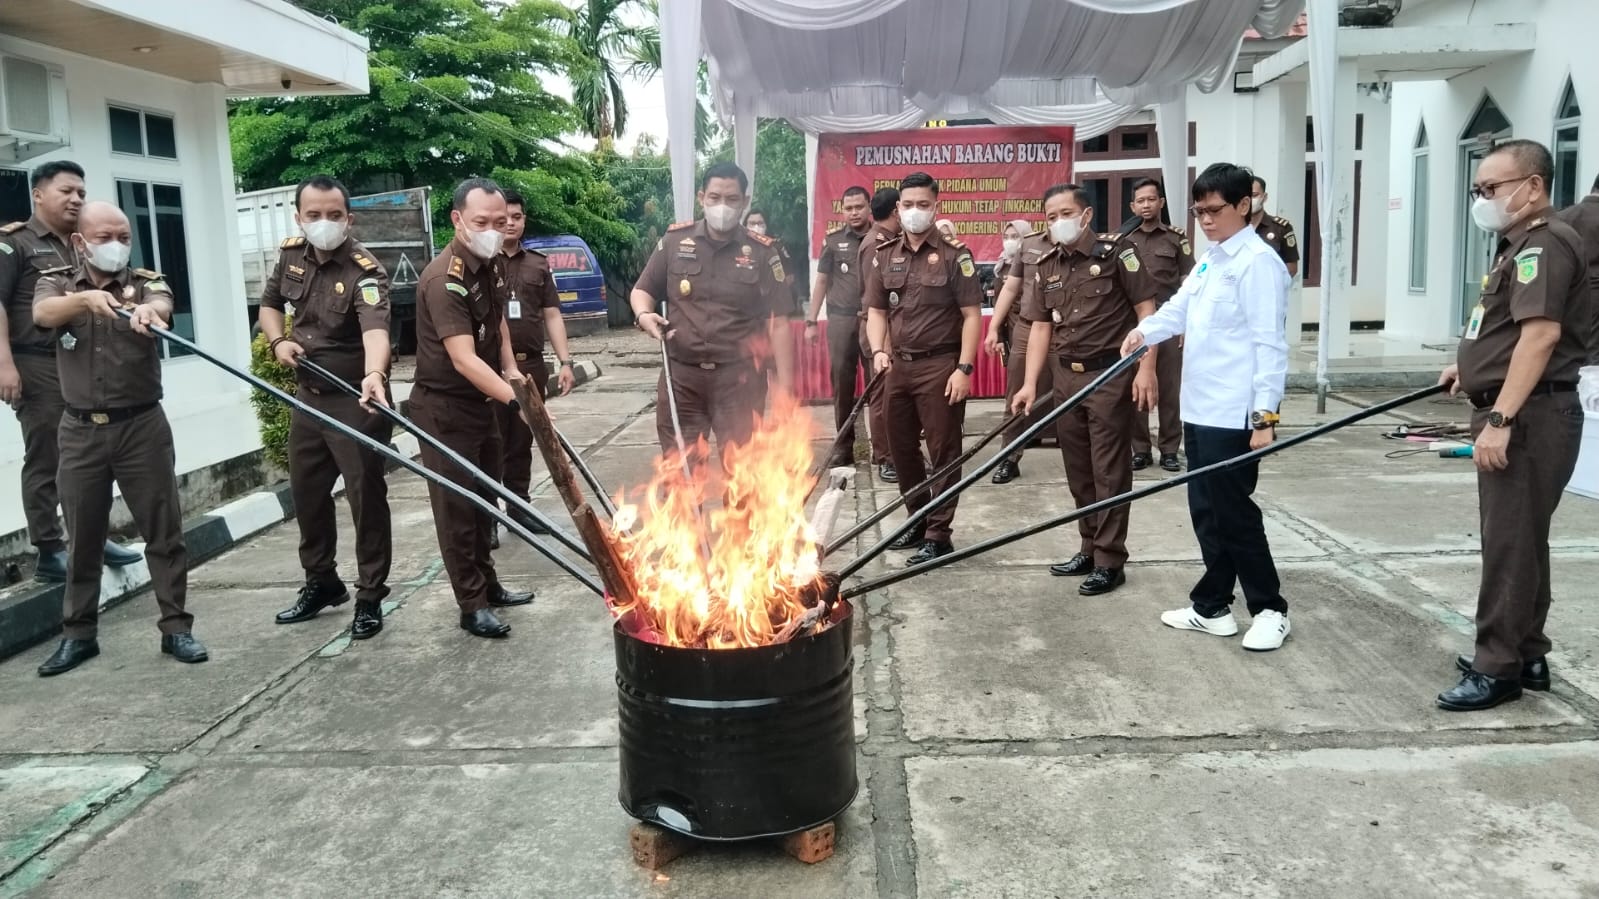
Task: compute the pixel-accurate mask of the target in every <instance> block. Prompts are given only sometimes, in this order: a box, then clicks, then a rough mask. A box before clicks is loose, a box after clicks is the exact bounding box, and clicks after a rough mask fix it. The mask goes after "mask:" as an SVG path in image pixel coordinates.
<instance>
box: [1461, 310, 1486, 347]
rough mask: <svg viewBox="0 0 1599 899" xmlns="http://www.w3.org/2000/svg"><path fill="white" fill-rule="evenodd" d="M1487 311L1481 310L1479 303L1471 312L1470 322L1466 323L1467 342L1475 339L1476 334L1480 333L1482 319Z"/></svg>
mask: <svg viewBox="0 0 1599 899" xmlns="http://www.w3.org/2000/svg"><path fill="white" fill-rule="evenodd" d="M1487 311H1488V310H1486V309H1484V308H1482V304H1481V303H1478V304H1477V308H1475V309H1473V310H1471V321H1469V322H1467V323H1466V339H1467V340H1476V339H1477V334H1478V333H1480V332H1481V331H1482V317H1483V315H1484V314H1486V313H1487Z"/></svg>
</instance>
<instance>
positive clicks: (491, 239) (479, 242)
mask: <svg viewBox="0 0 1599 899" xmlns="http://www.w3.org/2000/svg"><path fill="white" fill-rule="evenodd" d="M504 243H505V235H504V234H501V233H500V232H498V231H495V230H494V229H492V228H491V229H489V230H487V231H473V230H471V229H470V228H468V229H467V231H466V245H467V246H468V247H470V248H471V250H472V254H473V255H475V256H477V257H478V258H479V259H493V258H494V254H495V253H498V252H499V251H500V246H501V245H502V244H504Z"/></svg>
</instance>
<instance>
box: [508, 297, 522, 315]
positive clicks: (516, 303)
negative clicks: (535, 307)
mask: <svg viewBox="0 0 1599 899" xmlns="http://www.w3.org/2000/svg"><path fill="white" fill-rule="evenodd" d="M505 317H506V318H510V319H519V318H521V317H522V301H521V300H511V301H510V302H508V303H506V304H505Z"/></svg>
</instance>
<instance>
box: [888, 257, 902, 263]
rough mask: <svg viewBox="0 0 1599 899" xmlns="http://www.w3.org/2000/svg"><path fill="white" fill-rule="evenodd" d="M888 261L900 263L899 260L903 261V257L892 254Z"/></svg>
mask: <svg viewBox="0 0 1599 899" xmlns="http://www.w3.org/2000/svg"><path fill="white" fill-rule="evenodd" d="M888 261H889V262H894V263H900V262H904V261H905V257H904V256H893V257H890V258H889V260H888Z"/></svg>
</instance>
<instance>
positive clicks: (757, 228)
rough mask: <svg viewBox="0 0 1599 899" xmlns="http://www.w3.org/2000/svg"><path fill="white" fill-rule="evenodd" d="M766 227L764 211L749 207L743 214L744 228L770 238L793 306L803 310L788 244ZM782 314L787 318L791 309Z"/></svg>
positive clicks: (791, 312)
mask: <svg viewBox="0 0 1599 899" xmlns="http://www.w3.org/2000/svg"><path fill="white" fill-rule="evenodd" d="M768 228H770V224H769V223H768V222H767V221H766V213H765V212H762V211H761V210H759V209H751V210H750V211H749V214H748V215H746V216H744V230H746V231H748V232H749V233H751V234H754V235H756V236H758V237H769V238H771V241H772V249H774V250H776V251H777V255H778V257H779V258H781V259H782V260H783V273H784V274H785V275H787V276H788V289H789V292H790V293H792V294H793V295H794V307H795V308H796V309H799V310H801V311H803V310H804V308H805V291H804V289H803V287H802V286H801V285H800V282H799V279H798V278H797V277H796V272H795V268H796V266H795V265H794V257H793V256H792V255H790V254H789V252H788V246H787V245H785V244H784V243H783V239H782V238H781V237H777V236H774V235H772V234H771V233H769V232H768ZM783 314H784V315H785V316H787V317H789V318H793V317H794V315H793V310H787V311H785V312H784V313H783Z"/></svg>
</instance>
